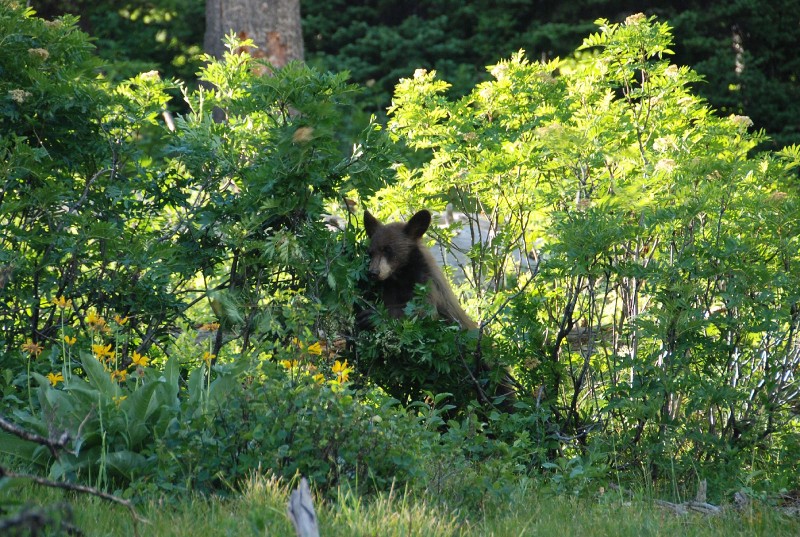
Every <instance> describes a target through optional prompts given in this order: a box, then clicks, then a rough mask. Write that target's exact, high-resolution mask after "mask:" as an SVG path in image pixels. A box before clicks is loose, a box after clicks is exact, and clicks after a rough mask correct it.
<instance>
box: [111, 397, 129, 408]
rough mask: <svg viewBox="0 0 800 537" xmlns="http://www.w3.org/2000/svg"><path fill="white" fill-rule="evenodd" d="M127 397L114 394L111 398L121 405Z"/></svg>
mask: <svg viewBox="0 0 800 537" xmlns="http://www.w3.org/2000/svg"><path fill="white" fill-rule="evenodd" d="M127 398H128V396H127V395H114V396H112V397H111V400H112V401H114V402H115V403H116V404H117V406H119V404H120V403H121V402H123V401H124V400H125V399H127Z"/></svg>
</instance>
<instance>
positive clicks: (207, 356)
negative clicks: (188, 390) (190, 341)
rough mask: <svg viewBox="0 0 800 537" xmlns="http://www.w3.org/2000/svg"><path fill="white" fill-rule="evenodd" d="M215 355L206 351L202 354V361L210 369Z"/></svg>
mask: <svg viewBox="0 0 800 537" xmlns="http://www.w3.org/2000/svg"><path fill="white" fill-rule="evenodd" d="M216 357H217V355H216V354H211V353H210V352H208V351H206V352H204V353H203V361H204V362H205V363H206V365H207V366H209V367H211V361H212V360H213V359H214V358H216Z"/></svg>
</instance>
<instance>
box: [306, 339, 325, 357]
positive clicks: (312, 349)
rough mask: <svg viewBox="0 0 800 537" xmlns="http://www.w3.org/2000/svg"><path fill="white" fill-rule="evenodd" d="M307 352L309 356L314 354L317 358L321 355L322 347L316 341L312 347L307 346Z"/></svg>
mask: <svg viewBox="0 0 800 537" xmlns="http://www.w3.org/2000/svg"><path fill="white" fill-rule="evenodd" d="M308 352H309V354H316V355H317V356H319V355H320V354H322V345H321V344H320V342H319V341H317V342H316V343H314V344H313V345H309V346H308Z"/></svg>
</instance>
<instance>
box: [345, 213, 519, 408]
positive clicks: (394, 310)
mask: <svg viewBox="0 0 800 537" xmlns="http://www.w3.org/2000/svg"><path fill="white" fill-rule="evenodd" d="M430 224H431V213H430V212H428V211H425V210H422V211H419V212H418V213H417V214H415V215H414V216H412V217H411V219H410V220H409V221H408V222H405V223H403V222H394V223H390V224H382V223H381V222H379V221H378V220H377V219H376V218H375V217H374V216H372V215H371V214H370V213H369V211H364V229H365V230H366V232H367V237H369V239H370V244H369V249H368V254H369V269H368V275H369V278H370V279H371V280H372V281H373V282H375V287H376V289H375V291H377V294H378V298H379V299H381V300H382V301H383V304H384V306H385V307H386V310H387V311H388V313H389V316H390V317H392V318H394V319H399V318H401V317H403V315H404V314H405V308H406V305H407V304H408V302H409V301H410V300H411V299H412V298H414V289H415V287H416V286H417V285H418V284H428V300H429V301H430V302H431V304H432V305H433V306H434V307H435V308H436V311H437V312H438V314H439V315H441V316H442V317H444V318H445V319H448V320H450V321H452V322H455V323H458V324H459V325H460V326H461V328H463V329H464V330H473V329H476V328H478V325H477V323H475V321H473V320H472V319H471V318H470V317H469V315H467V312H465V311H464V309H463V308H462V307H461V305H460V304H459V302H458V299H457V298H456V296H455V294H454V293H453V290H452V289H451V288H450V285H449V284H448V282H447V280H446V279H445V277H444V274H443V273H442V270H441V269H440V268H439V266H438V265H437V264H436V261H435V260H434V258H433V255H432V254H431V253H430V251H429V250H428V248H427V247H426V246H425V245H424V244H422V236H423V235H424V234H425V231H427V229H428V227H429V226H430ZM373 314H374V311H369V310H367V311H362V312H361V313H360V314H359V316H358V325H359V326H360V328H363V329H369V328H371V327H372V326H373V324H372V318H373ZM479 356H480V353H476V356H475V358H476V361H477V363H476V368H475V370H474V371H470V372H469V374H468V375H467V376H466V377H465V378H464V379H463V380H464V381H466V382H470V383H472V384H474V385H475V387H476V388H477V392H478V395H479V398H480V399H481V400H482V401H484V402H486V403H489V402H490V397H492V396H498V395H503V396H505V397H504V403H503V404H502V406H503V407H504V408H505V409H506V410H508V411H513V409H512V405H513V402H514V401H515V397H514V396H515V389H514V386H515V383H514V380H513V378H512V377H511V375H510V374H509V373H508V372H507V371H505V370H497V371H492V368H490V367H489V366H488V364H486V363H485V362H483V360H481V359H480V358H479ZM462 358H464V357H463V356H462ZM462 363H463V364H464V365H465V366H466V364H467V361H466V360H462ZM487 376H495V377H500V378H498V379H497V380H496V381H495V382H491V383H489V385H487V384H485V382H484V381H485V380H486V377H487ZM481 378H482V379H484V381H481V380H480V379H481ZM490 385H491V386H492V387H490Z"/></svg>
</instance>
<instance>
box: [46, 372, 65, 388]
mask: <svg viewBox="0 0 800 537" xmlns="http://www.w3.org/2000/svg"><path fill="white" fill-rule="evenodd" d="M47 380H49V381H50V384H52V385H53V386H55V385H56V384H58V383H59V382H64V375H62V374H61V373H48V374H47Z"/></svg>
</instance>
